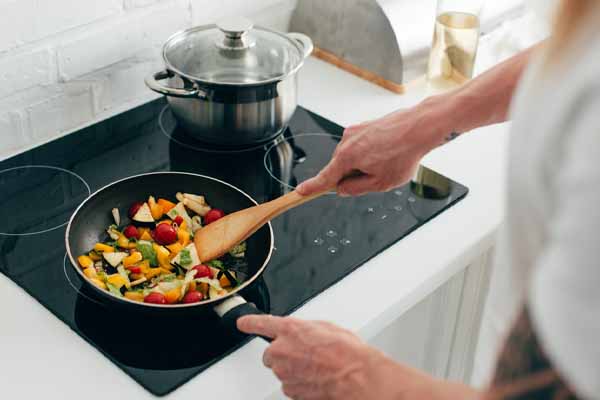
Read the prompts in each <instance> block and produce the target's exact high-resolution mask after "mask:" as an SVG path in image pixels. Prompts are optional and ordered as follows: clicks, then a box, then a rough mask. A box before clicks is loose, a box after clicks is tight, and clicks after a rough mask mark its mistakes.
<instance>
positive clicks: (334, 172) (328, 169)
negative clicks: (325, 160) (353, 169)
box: [296, 158, 349, 196]
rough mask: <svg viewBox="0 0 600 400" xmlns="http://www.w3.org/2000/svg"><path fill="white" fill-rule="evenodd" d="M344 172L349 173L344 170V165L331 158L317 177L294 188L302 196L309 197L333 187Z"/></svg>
mask: <svg viewBox="0 0 600 400" xmlns="http://www.w3.org/2000/svg"><path fill="white" fill-rule="evenodd" d="M346 172H349V171H347V170H346V168H345V167H344V165H343V164H342V163H341V162H340V161H339V160H338V159H337V158H333V159H332V160H331V161H330V162H329V164H327V165H326V166H325V168H323V169H322V170H321V172H319V174H318V175H317V176H315V177H314V178H311V179H308V180H306V181H304V182H302V183H301V184H300V185H299V186H298V187H297V188H296V191H297V192H298V193H300V194H301V195H303V196H310V195H311V194H315V193H319V192H321V191H323V190H327V189H329V188H332V187H334V186H335V185H336V184H337V183H338V182H339V181H340V180H341V179H342V178H343V177H344V175H345V173H346Z"/></svg>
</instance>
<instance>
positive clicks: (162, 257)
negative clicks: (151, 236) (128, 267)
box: [152, 243, 172, 271]
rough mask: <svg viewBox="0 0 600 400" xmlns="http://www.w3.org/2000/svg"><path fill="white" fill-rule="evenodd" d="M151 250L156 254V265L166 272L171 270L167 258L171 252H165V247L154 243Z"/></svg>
mask: <svg viewBox="0 0 600 400" xmlns="http://www.w3.org/2000/svg"><path fill="white" fill-rule="evenodd" d="M152 248H153V249H154V251H155V252H156V258H157V259H158V265H159V266H160V267H162V268H165V269H167V270H169V271H170V270H171V268H172V267H171V262H170V259H169V256H170V255H171V252H170V251H169V250H167V249H166V248H165V247H163V246H160V245H158V244H156V243H152Z"/></svg>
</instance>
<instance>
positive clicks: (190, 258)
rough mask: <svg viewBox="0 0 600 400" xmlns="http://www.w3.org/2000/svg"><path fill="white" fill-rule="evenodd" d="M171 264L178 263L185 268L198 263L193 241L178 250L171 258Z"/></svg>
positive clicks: (198, 259)
mask: <svg viewBox="0 0 600 400" xmlns="http://www.w3.org/2000/svg"><path fill="white" fill-rule="evenodd" d="M171 264H179V265H181V266H182V267H183V268H185V269H190V268H191V267H192V266H194V265H198V264H200V258H198V252H197V251H196V246H195V245H194V243H190V244H189V245H188V246H186V247H185V248H184V249H183V250H181V251H180V252H179V254H177V255H176V256H175V258H173V259H172V260H171Z"/></svg>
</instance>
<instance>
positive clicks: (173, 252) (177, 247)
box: [167, 242, 183, 259]
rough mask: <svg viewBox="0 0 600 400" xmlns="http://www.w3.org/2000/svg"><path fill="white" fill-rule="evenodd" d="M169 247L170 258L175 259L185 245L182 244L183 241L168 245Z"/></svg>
mask: <svg viewBox="0 0 600 400" xmlns="http://www.w3.org/2000/svg"><path fill="white" fill-rule="evenodd" d="M167 249H169V251H170V252H171V254H170V255H169V258H171V259H173V258H174V257H175V256H176V255H177V254H179V252H180V251H181V250H183V246H182V245H181V243H179V242H177V243H173V244H170V245H168V246H167Z"/></svg>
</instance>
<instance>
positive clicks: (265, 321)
mask: <svg viewBox="0 0 600 400" xmlns="http://www.w3.org/2000/svg"><path fill="white" fill-rule="evenodd" d="M283 324H284V318H282V317H276V316H273V315H245V316H243V317H241V318H240V319H238V320H237V327H238V329H239V330H240V331H242V332H245V333H248V334H251V335H260V336H266V337H270V338H272V339H275V338H276V337H277V335H278V334H279V332H280V331H281V329H282V327H283Z"/></svg>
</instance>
